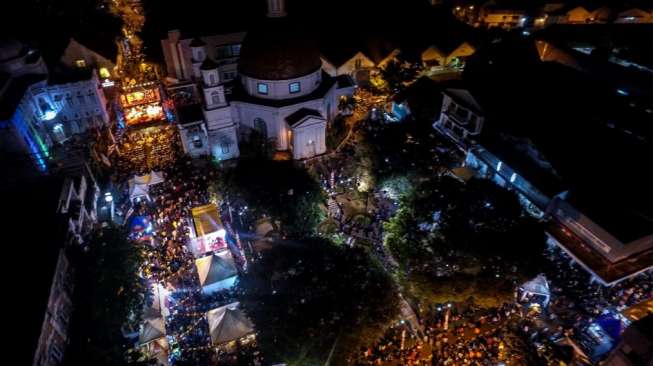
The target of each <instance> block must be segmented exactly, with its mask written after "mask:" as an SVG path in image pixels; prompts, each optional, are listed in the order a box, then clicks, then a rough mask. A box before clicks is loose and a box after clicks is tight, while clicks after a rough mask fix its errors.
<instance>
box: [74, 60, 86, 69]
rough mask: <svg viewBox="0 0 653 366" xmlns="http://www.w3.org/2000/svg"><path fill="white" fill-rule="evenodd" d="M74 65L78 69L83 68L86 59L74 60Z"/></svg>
mask: <svg viewBox="0 0 653 366" xmlns="http://www.w3.org/2000/svg"><path fill="white" fill-rule="evenodd" d="M75 66H77V67H78V68H80V69H83V68H85V67H86V60H84V59H79V60H75Z"/></svg>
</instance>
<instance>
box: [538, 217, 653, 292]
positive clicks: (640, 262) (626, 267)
mask: <svg viewBox="0 0 653 366" xmlns="http://www.w3.org/2000/svg"><path fill="white" fill-rule="evenodd" d="M546 232H547V233H548V234H549V235H551V236H552V237H553V238H554V239H555V240H556V241H558V242H559V243H560V244H562V246H563V247H564V249H565V251H566V252H567V253H569V254H570V255H571V256H572V257H574V258H575V259H576V260H577V261H578V263H579V264H580V265H582V266H583V267H585V268H586V269H588V270H589V271H590V272H592V273H593V274H594V275H596V276H597V277H598V278H599V279H600V281H601V282H602V283H604V284H606V285H610V284H614V283H617V282H619V281H621V280H623V279H626V278H628V277H631V276H633V275H636V274H638V273H640V272H642V271H645V270H648V269H650V268H653V248H649V249H648V250H645V251H643V252H638V253H633V254H632V255H630V256H628V257H626V258H624V259H622V260H619V261H617V262H611V261H609V260H608V259H606V258H605V257H604V256H602V255H601V254H599V253H598V252H597V251H596V250H594V249H593V248H592V247H590V246H588V245H587V244H586V243H585V242H584V241H583V239H581V238H580V237H578V236H577V235H576V234H574V233H573V232H571V231H570V230H568V229H566V228H565V227H564V225H563V224H562V223H560V222H557V221H551V222H550V223H549V224H547V228H546Z"/></svg>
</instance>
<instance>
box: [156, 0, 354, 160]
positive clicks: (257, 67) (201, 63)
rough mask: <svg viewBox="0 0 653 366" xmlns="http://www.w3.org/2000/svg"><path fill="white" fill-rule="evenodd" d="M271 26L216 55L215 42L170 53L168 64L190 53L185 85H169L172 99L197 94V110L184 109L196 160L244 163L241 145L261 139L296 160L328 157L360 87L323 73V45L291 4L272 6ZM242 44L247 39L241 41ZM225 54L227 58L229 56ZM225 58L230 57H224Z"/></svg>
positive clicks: (199, 41) (186, 139)
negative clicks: (335, 127)
mask: <svg viewBox="0 0 653 366" xmlns="http://www.w3.org/2000/svg"><path fill="white" fill-rule="evenodd" d="M267 3H268V12H267V15H266V19H265V20H264V21H262V22H260V23H259V24H258V26H257V27H256V28H255V29H252V30H250V31H249V32H247V34H246V35H244V34H243V35H242V36H244V39H243V40H242V46H241V44H240V42H241V41H240V40H239V39H237V38H238V35H236V36H235V37H236V39H234V40H231V44H232V45H231V46H230V45H229V40H227V41H225V43H227V47H224V46H223V47H215V46H214V44H215V40H214V39H204V38H210V37H204V38H202V37H195V38H193V39H192V40H190V42H187V43H183V44H182V43H181V42H179V43H177V44H176V45H171V47H166V46H167V45H166V44H163V42H162V45H163V47H164V50H163V51H164V54H165V55H166V58H167V59H174V58H175V57H177V58H183V57H184V54H185V52H184V50H186V51H190V52H188V54H189V55H190V58H191V60H190V61H191V62H190V64H191V65H192V68H191V69H189V70H179V72H177V74H182V75H184V74H185V75H186V76H187V77H186V78H184V79H186V80H175V82H173V83H170V84H169V88H168V90H169V93H170V94H172V95H173V99H179V98H174V95H175V94H177V95H179V94H183V93H184V92H185V93H187V94H189V95H191V94H197V95H199V98H196V99H197V100H198V101H199V100H201V114H200V113H199V111H198V110H197V108H196V109H195V110H193V107H196V106H183V105H181V106H179V105H178V113H179V128H180V130H181V137H182V142H183V146H184V149H185V150H186V152H187V153H189V154H190V155H194V156H199V155H209V154H210V155H211V156H212V157H213V158H214V159H216V160H227V159H232V158H236V157H238V156H239V155H240V151H239V146H238V142H239V141H243V140H246V139H248V138H250V136H252V134H260V135H261V136H263V137H264V138H265V139H267V140H268V141H270V143H272V144H273V146H274V147H275V149H276V150H277V151H287V152H289V153H290V155H291V156H292V157H293V159H297V160H300V159H307V158H311V157H314V156H318V155H320V154H324V153H325V152H326V149H327V148H326V131H327V128H328V126H329V124H330V122H331V121H332V120H333V118H335V116H336V115H337V114H338V113H339V110H338V105H339V100H340V99H341V98H343V97H345V96H347V97H349V96H351V95H352V94H353V92H354V90H355V84H354V82H353V80H352V79H351V77H350V76H349V75H340V76H336V77H334V76H331V75H329V74H328V73H326V72H325V71H324V70H323V67H322V65H323V63H322V60H321V58H320V52H319V50H318V48H317V45H316V42H315V41H314V40H311V39H310V38H309V37H307V36H305V34H306V32H304V30H303V29H302V28H301V27H299V26H298V25H297V23H295V22H294V20H293V19H292V17H291V16H287V15H286V12H285V6H284V5H285V4H284V0H268V1H267ZM242 36H240V37H242ZM225 50H226V52H225ZM225 55H226V57H225Z"/></svg>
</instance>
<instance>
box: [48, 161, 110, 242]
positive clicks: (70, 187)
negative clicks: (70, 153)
mask: <svg viewBox="0 0 653 366" xmlns="http://www.w3.org/2000/svg"><path fill="white" fill-rule="evenodd" d="M84 168H85V173H84V174H80V175H79V176H77V177H74V178H73V177H67V178H66V179H64V183H63V187H62V189H61V194H60V195H59V207H57V213H59V214H60V215H63V216H64V218H65V220H66V225H67V230H68V234H67V237H66V241H67V242H66V245H68V244H73V243H74V244H82V243H83V242H84V237H85V236H86V235H87V234H88V233H90V231H91V229H92V228H93V225H94V224H96V223H97V203H98V200H99V199H100V187H99V186H98V185H97V182H96V181H95V178H94V177H93V174H92V173H91V170H90V168H89V167H88V165H85V167H84Z"/></svg>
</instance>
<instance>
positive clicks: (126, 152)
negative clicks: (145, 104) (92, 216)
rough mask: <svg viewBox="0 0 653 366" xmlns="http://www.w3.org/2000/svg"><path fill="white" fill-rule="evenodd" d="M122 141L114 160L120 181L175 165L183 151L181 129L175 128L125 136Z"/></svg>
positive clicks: (129, 133) (130, 132)
mask: <svg viewBox="0 0 653 366" xmlns="http://www.w3.org/2000/svg"><path fill="white" fill-rule="evenodd" d="M118 140H119V142H118V143H117V144H116V146H115V148H116V149H117V150H118V151H117V153H114V154H113V155H112V157H113V160H114V162H115V165H116V167H115V169H116V173H117V178H118V179H121V178H122V179H123V180H124V178H126V176H128V175H129V174H133V173H135V172H136V173H138V172H139V171H140V170H143V169H154V168H156V167H163V166H166V165H168V164H171V163H172V162H174V161H175V159H176V158H177V157H178V156H179V155H180V154H181V151H182V147H181V142H180V140H179V136H178V132H177V129H176V127H175V126H173V125H163V126H152V127H147V128H143V129H141V130H133V131H126V132H121V135H120V136H119V137H118ZM108 155H111V154H108ZM121 173H123V174H121Z"/></svg>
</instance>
